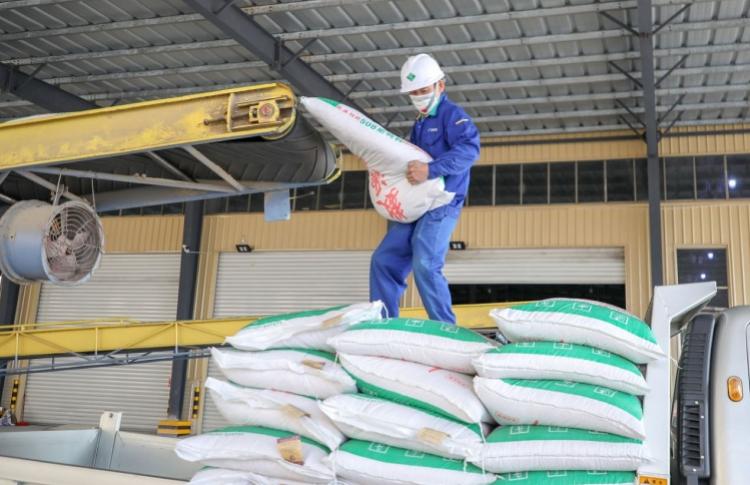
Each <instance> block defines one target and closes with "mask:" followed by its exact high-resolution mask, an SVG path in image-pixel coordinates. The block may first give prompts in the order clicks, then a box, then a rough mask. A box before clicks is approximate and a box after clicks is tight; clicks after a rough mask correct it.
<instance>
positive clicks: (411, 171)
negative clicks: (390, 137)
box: [406, 160, 430, 185]
mask: <svg viewBox="0 0 750 485" xmlns="http://www.w3.org/2000/svg"><path fill="white" fill-rule="evenodd" d="M429 175H430V167H429V165H427V164H426V163H422V162H420V161H417V160H412V161H411V162H409V165H408V168H407V169H406V180H408V181H409V183H410V184H412V185H419V184H421V183H422V182H424V181H425V180H427V177H429Z"/></svg>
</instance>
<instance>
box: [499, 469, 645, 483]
mask: <svg viewBox="0 0 750 485" xmlns="http://www.w3.org/2000/svg"><path fill="white" fill-rule="evenodd" d="M495 483H496V485H503V484H511V483H512V484H513V485H633V484H634V483H635V473H633V472H602V471H543V472H541V471H540V472H517V473H503V474H502V475H498V476H497V482H495Z"/></svg>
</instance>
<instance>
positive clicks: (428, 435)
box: [417, 428, 448, 445]
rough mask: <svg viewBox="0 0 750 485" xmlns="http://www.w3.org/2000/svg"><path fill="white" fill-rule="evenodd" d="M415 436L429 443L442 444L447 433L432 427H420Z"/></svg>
mask: <svg viewBox="0 0 750 485" xmlns="http://www.w3.org/2000/svg"><path fill="white" fill-rule="evenodd" d="M417 438H418V439H419V440H420V441H423V442H425V443H429V444H431V445H442V444H443V441H445V439H446V438H448V434H447V433H443V432H442V431H438V430H436V429H432V428H422V429H420V430H419V431H418V432H417Z"/></svg>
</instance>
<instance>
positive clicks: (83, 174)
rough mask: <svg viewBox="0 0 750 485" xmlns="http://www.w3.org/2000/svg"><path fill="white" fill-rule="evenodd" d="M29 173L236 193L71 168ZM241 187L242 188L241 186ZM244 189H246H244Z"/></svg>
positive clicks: (221, 188) (228, 190) (210, 186)
mask: <svg viewBox="0 0 750 485" xmlns="http://www.w3.org/2000/svg"><path fill="white" fill-rule="evenodd" d="M28 171H29V172H33V173H37V174H40V173H41V174H47V175H57V176H60V175H61V176H63V177H76V178H85V179H94V180H109V181H111V182H123V183H130V184H138V185H154V186H157V187H170V188H177V189H190V190H202V191H206V192H224V193H234V190H232V189H231V188H229V187H227V186H225V185H218V184H201V183H196V182H183V181H180V180H172V179H165V178H160V177H146V176H140V175H120V174H115V173H104V172H94V171H91V170H74V169H69V168H45V167H39V168H31V169H29V170H28ZM240 187H242V186H241V185H240ZM242 188H244V187H242Z"/></svg>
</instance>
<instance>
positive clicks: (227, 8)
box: [185, 0, 364, 112]
mask: <svg viewBox="0 0 750 485" xmlns="http://www.w3.org/2000/svg"><path fill="white" fill-rule="evenodd" d="M185 3H187V4H188V5H189V6H190V7H192V8H193V9H194V10H195V11H196V12H198V13H200V14H201V15H202V16H203V17H204V18H205V19H206V20H208V21H209V22H211V23H212V24H214V25H215V26H216V27H218V28H219V29H220V30H221V31H222V32H224V33H225V34H227V35H228V36H229V37H231V38H232V39H234V40H235V41H237V42H238V43H239V44H240V45H242V46H243V47H244V48H245V49H247V50H249V51H250V52H252V53H253V54H254V55H255V56H256V57H258V58H259V59H260V60H262V61H263V62H265V63H266V64H268V65H269V66H271V67H272V68H273V69H275V70H276V71H277V72H278V73H279V74H281V75H282V76H283V77H284V79H286V80H287V81H289V83H290V84H292V85H293V86H294V87H295V88H297V90H298V91H299V92H300V93H302V94H303V95H306V96H322V97H325V98H330V99H343V100H345V101H346V104H348V105H350V106H352V107H354V108H357V109H359V110H360V111H363V112H364V109H363V108H362V107H361V106H358V105H357V104H356V103H354V102H353V101H351V100H348V99H346V96H345V95H344V93H342V92H341V91H340V90H339V89H338V88H336V87H335V86H334V85H333V84H331V83H330V82H329V81H328V80H326V79H325V78H324V77H323V76H322V75H321V74H320V73H318V72H317V71H316V70H315V69H313V68H312V67H310V66H309V65H308V64H307V63H305V62H304V61H302V60H301V59H300V58H299V55H295V53H294V52H292V51H290V50H289V49H288V48H287V47H285V46H284V45H280V44H279V43H278V41H277V39H276V37H274V36H273V35H271V33H269V32H268V31H266V30H265V29H264V28H263V27H261V26H260V25H259V24H258V23H257V22H255V20H253V18H252V17H250V16H249V15H247V14H246V13H245V12H243V11H242V9H241V8H240V7H237V6H236V5H232V4H227V3H226V1H225V0H185ZM222 7H223V8H222ZM276 59H280V60H284V59H288V61H286V62H282V63H280V64H278V63H276V65H274V64H275V61H276Z"/></svg>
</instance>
